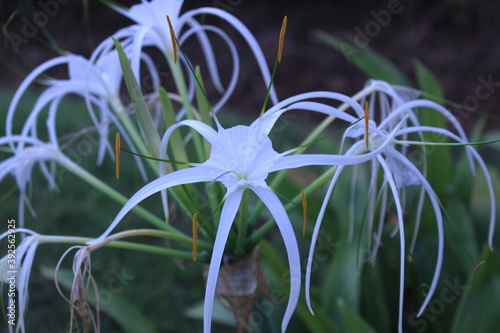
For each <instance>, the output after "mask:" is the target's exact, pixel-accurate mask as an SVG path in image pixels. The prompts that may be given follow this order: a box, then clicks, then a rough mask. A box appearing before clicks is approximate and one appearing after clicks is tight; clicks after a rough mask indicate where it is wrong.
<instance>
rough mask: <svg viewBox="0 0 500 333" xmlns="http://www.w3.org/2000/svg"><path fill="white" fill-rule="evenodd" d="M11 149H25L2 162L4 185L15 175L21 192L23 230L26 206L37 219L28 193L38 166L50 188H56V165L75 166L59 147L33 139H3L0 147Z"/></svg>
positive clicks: (21, 222) (14, 136)
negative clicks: (36, 165) (20, 147)
mask: <svg viewBox="0 0 500 333" xmlns="http://www.w3.org/2000/svg"><path fill="white" fill-rule="evenodd" d="M4 145H5V146H7V145H23V148H22V149H17V150H15V151H14V154H13V155H12V156H11V157H8V158H6V159H4V160H2V161H0V181H1V180H2V179H4V178H5V177H6V176H7V175H9V174H10V175H12V176H13V177H14V179H15V181H16V184H17V188H18V189H19V193H20V198H19V208H18V220H19V225H20V226H21V227H22V226H23V224H24V206H25V205H26V206H27V207H28V208H29V210H30V212H31V214H32V215H35V212H34V210H33V208H32V207H31V204H30V203H29V199H28V195H27V192H28V190H29V188H30V184H31V175H32V170H33V167H34V166H35V164H38V165H39V166H40V169H41V171H42V173H43V174H44V176H45V178H46V179H47V182H48V183H49V186H50V187H51V188H55V187H56V172H55V171H56V170H55V163H58V164H61V165H63V166H65V167H66V168H72V166H73V162H71V161H70V160H69V159H68V158H67V157H66V156H64V154H63V153H62V152H61V151H60V150H59V148H58V147H57V146H54V145H52V144H50V143H45V142H42V141H40V140H37V139H35V138H32V137H26V136H24V137H23V136H18V135H12V136H9V137H1V138H0V147H1V146H4Z"/></svg>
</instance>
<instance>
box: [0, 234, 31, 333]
mask: <svg viewBox="0 0 500 333" xmlns="http://www.w3.org/2000/svg"><path fill="white" fill-rule="evenodd" d="M20 232H23V233H27V234H29V236H27V237H24V238H23V240H22V241H21V243H20V244H19V245H18V246H17V247H16V248H15V254H14V256H15V259H14V260H12V259H11V258H12V257H11V255H10V254H9V253H8V254H7V255H5V256H4V257H3V258H1V259H0V284H2V285H4V284H5V285H7V286H8V290H11V289H13V287H14V286H11V284H14V285H15V290H16V291H17V298H14V297H13V296H12V295H10V292H9V293H8V297H9V304H15V306H16V312H15V323H16V326H13V325H9V332H14V328H15V331H16V332H19V331H21V332H25V331H26V329H25V326H24V313H26V309H27V307H28V282H29V278H30V274H31V266H32V265H33V258H34V257H35V253H36V249H37V247H38V245H39V241H40V235H38V234H37V233H35V232H33V231H31V230H27V229H23V228H17V229H15V233H20ZM9 235H12V232H10V231H6V232H4V233H3V234H2V235H0V239H4V238H6V237H9ZM9 243H10V242H9ZM8 318H9V317H8Z"/></svg>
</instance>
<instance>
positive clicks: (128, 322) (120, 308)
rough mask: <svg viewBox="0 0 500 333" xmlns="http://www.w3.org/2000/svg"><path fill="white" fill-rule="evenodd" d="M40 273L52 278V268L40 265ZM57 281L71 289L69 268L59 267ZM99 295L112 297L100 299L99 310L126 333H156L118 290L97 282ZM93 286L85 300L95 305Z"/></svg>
mask: <svg viewBox="0 0 500 333" xmlns="http://www.w3.org/2000/svg"><path fill="white" fill-rule="evenodd" d="M41 271H42V275H43V276H44V277H45V278H47V279H50V280H54V268H49V267H42V269H41ZM57 281H58V283H59V285H60V286H62V287H63V288H64V289H67V290H68V291H69V290H71V286H72V284H73V273H72V272H71V271H70V270H69V269H59V272H58V274H57ZM97 287H98V289H99V295H103V294H104V293H110V295H111V296H112V297H108V298H107V299H106V300H107V301H108V302H106V303H104V302H103V301H102V300H101V304H100V310H101V311H102V312H104V313H106V314H107V315H108V316H109V317H110V318H113V319H114V320H115V321H116V323H118V324H119V325H120V326H121V328H122V330H123V332H127V333H136V332H141V333H156V332H158V331H157V330H156V327H155V325H154V324H153V323H152V322H151V321H150V320H149V319H148V318H146V317H144V316H143V315H142V314H141V313H140V312H139V311H138V310H137V309H136V308H135V307H134V306H133V305H132V304H131V303H130V302H128V301H127V300H126V299H125V298H123V297H122V296H120V294H119V293H118V292H113V291H111V290H109V289H107V288H105V287H104V286H102V285H99V284H98V286H97ZM93 295H94V288H93V286H92V284H90V287H89V295H88V298H87V300H88V301H89V303H90V304H92V305H94V306H95V299H94V297H93Z"/></svg>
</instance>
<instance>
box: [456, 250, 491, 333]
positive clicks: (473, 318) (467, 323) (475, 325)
mask: <svg viewBox="0 0 500 333" xmlns="http://www.w3.org/2000/svg"><path fill="white" fill-rule="evenodd" d="M451 287H452V289H453V290H451V291H452V292H453V291H455V292H457V293H463V295H462V296H461V299H460V304H459V308H458V310H457V312H456V315H455V320H454V322H453V328H452V332H455V333H461V332H464V333H469V332H474V333H483V332H484V333H489V332H497V331H498V318H500V255H499V254H498V253H496V252H492V251H491V250H490V249H489V248H488V247H485V248H484V250H483V254H482V256H481V259H480V264H479V266H477V267H476V269H475V270H474V272H473V273H472V275H471V277H470V279H469V281H468V283H467V285H466V286H460V285H458V286H456V285H451Z"/></svg>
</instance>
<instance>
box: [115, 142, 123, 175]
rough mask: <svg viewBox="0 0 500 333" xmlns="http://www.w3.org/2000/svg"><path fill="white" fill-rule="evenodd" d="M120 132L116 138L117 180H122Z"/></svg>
mask: <svg viewBox="0 0 500 333" xmlns="http://www.w3.org/2000/svg"><path fill="white" fill-rule="evenodd" d="M121 148H122V147H121V140H120V132H116V136H115V174H116V179H120V151H121Z"/></svg>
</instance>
